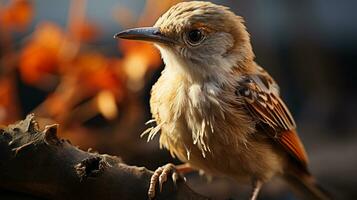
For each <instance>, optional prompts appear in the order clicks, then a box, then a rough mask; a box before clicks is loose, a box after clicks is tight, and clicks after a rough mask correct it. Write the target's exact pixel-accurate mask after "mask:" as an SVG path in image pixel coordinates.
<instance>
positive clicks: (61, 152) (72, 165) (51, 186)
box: [0, 115, 208, 200]
mask: <svg viewBox="0 0 357 200" xmlns="http://www.w3.org/2000/svg"><path fill="white" fill-rule="evenodd" d="M57 128H58V125H56V124H55V125H49V126H46V127H45V128H44V130H40V129H39V126H38V123H37V122H36V120H35V119H34V115H28V116H27V117H26V119H25V120H23V121H20V122H18V123H16V124H13V125H9V126H7V127H5V128H2V129H0V188H1V189H3V190H7V191H12V192H10V193H8V192H6V194H5V193H3V192H0V198H3V197H2V195H6V196H7V197H9V195H10V196H11V195H14V197H15V196H16V197H19V196H22V195H23V194H27V195H30V196H33V197H40V198H41V197H42V198H46V199H122V200H124V199H147V198H148V197H147V190H148V186H149V181H150V177H151V175H152V171H149V170H147V169H146V168H144V167H135V166H128V165H126V164H124V163H123V162H122V161H121V159H120V158H118V157H115V156H110V155H105V154H98V153H93V152H85V151H82V150H80V149H78V148H77V147H74V146H73V145H72V144H71V143H70V142H69V141H66V140H63V139H59V138H58V137H57ZM20 194H21V195H20ZM23 199H25V198H23ZM27 199H28V198H27ZM157 199H198V200H199V199H208V198H206V197H203V196H201V195H199V194H197V193H195V192H194V191H192V190H191V189H190V188H189V187H188V186H187V185H186V184H185V183H184V181H182V180H180V181H179V182H178V183H177V186H174V184H173V183H172V181H171V180H170V181H168V182H167V183H165V185H164V188H163V191H162V192H161V193H160V192H159V191H158V190H157Z"/></svg>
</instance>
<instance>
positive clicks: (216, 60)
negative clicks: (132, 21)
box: [115, 1, 254, 79]
mask: <svg viewBox="0 0 357 200" xmlns="http://www.w3.org/2000/svg"><path fill="white" fill-rule="evenodd" d="M115 37H116V38H123V39H132V40H144V41H151V42H153V43H154V44H155V45H156V46H157V47H158V48H159V50H160V52H161V55H162V58H163V60H164V62H165V64H166V67H170V69H171V68H172V70H183V71H184V72H186V73H188V74H189V75H191V77H192V78H193V79H212V78H214V77H217V76H218V75H224V74H226V73H227V72H230V71H231V70H232V69H234V68H236V67H239V66H244V63H245V62H248V61H251V60H253V57H254V54H253V52H252V47H251V44H250V39H249V34H248V32H247V31H246V28H245V26H244V24H243V19H242V18H241V17H239V16H237V15H235V14H234V13H233V12H232V11H230V10H229V8H227V7H224V6H219V5H215V4H213V3H210V2H202V1H191V2H183V3H179V4H176V5H174V6H173V7H171V8H170V9H169V10H168V11H167V12H166V13H165V14H163V15H162V16H161V17H160V18H159V19H158V20H157V22H156V23H155V25H154V26H153V27H144V28H135V29H129V30H125V31H122V32H120V33H118V34H116V35H115Z"/></svg>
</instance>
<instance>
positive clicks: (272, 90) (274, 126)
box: [236, 69, 308, 168]
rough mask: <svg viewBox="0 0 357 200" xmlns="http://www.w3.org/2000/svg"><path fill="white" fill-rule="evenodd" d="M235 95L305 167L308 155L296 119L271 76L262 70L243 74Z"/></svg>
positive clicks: (264, 129) (269, 134)
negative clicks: (298, 131) (298, 133)
mask: <svg viewBox="0 0 357 200" xmlns="http://www.w3.org/2000/svg"><path fill="white" fill-rule="evenodd" d="M236 94H237V95H238V96H240V97H242V98H243V99H244V103H245V107H246V109H247V110H248V111H249V113H250V114H251V115H252V117H253V118H254V119H255V120H256V121H257V126H259V128H262V129H263V132H264V133H266V134H268V136H269V137H271V138H272V139H273V140H274V141H275V142H277V143H278V144H279V145H281V147H283V149H284V150H285V151H286V152H288V154H289V155H290V156H291V157H292V158H293V159H294V160H295V161H297V162H298V163H300V164H301V165H302V166H303V167H304V168H306V166H307V162H308V161H307V160H308V158H307V155H306V152H305V149H304V146H303V145H302V143H301V141H300V139H299V136H298V135H297V133H296V131H295V128H296V125H295V121H294V119H293V117H292V116H291V114H290V111H289V110H288V108H287V107H286V105H285V104H284V102H283V101H282V99H281V98H280V95H279V88H278V85H277V84H276V83H275V81H274V80H273V79H272V78H271V76H270V75H269V74H268V73H267V72H265V71H264V70H262V69H261V70H260V72H259V73H257V74H248V75H245V76H243V77H242V78H241V79H240V80H239V81H238V86H237V89H236ZM257 128H258V127H257Z"/></svg>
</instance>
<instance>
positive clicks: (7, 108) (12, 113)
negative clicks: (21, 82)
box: [0, 77, 19, 124]
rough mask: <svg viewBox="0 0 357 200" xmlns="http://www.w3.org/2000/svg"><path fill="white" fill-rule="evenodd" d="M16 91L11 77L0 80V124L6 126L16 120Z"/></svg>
mask: <svg viewBox="0 0 357 200" xmlns="http://www.w3.org/2000/svg"><path fill="white" fill-rule="evenodd" d="M15 90H16V88H15V85H14V82H13V81H12V80H11V77H6V78H3V79H0V97H1V98H0V123H1V124H8V123H12V122H14V121H16V120H17V118H18V114H19V113H18V111H19V109H18V108H17V103H18V102H17V100H16V95H15V94H14V91H15Z"/></svg>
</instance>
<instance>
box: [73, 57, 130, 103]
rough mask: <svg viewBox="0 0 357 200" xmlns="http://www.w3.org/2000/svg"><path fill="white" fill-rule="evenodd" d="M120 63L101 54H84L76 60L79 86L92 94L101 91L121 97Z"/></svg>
mask: <svg viewBox="0 0 357 200" xmlns="http://www.w3.org/2000/svg"><path fill="white" fill-rule="evenodd" d="M119 64H120V61H119V60H118V59H114V58H107V57H105V56H103V55H102V54H99V53H83V54H81V55H79V56H78V58H76V59H75V61H74V63H73V65H74V66H75V67H76V71H77V72H76V73H77V75H78V80H77V81H78V84H79V85H80V86H81V87H83V88H84V89H86V90H88V91H90V92H91V93H92V94H94V93H97V92H99V91H101V90H110V91H111V92H113V93H114V94H115V95H116V96H117V97H120V96H121V95H122V94H121V91H122V90H123V83H122V79H123V77H122V74H119V72H118V71H117V67H118V66H119Z"/></svg>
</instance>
